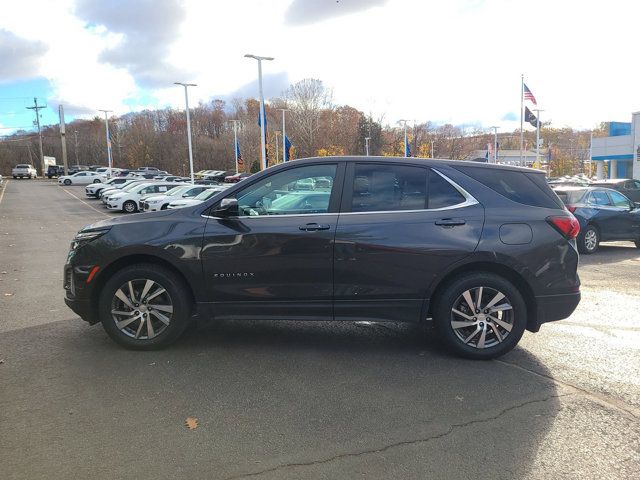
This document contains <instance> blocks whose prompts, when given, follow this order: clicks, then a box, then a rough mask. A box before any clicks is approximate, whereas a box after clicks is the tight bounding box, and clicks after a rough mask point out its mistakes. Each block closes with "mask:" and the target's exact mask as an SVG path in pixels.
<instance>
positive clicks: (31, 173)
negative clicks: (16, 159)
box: [11, 163, 38, 180]
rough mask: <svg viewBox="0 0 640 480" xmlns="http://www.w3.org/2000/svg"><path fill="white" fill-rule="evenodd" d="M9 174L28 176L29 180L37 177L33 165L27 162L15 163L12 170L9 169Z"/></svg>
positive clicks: (17, 176) (18, 176) (21, 177)
mask: <svg viewBox="0 0 640 480" xmlns="http://www.w3.org/2000/svg"><path fill="white" fill-rule="evenodd" d="M11 176H12V177H13V178H20V179H23V178H28V179H29V180H31V179H32V178H38V172H37V171H36V169H35V168H34V167H33V165H29V164H28V163H21V164H19V165H16V166H15V167H14V168H13V170H11Z"/></svg>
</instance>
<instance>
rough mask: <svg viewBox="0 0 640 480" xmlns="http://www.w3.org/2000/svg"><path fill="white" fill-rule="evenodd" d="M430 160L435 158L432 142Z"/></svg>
mask: <svg viewBox="0 0 640 480" xmlns="http://www.w3.org/2000/svg"><path fill="white" fill-rule="evenodd" d="M431 158H436V157H435V155H434V154H433V140H431Z"/></svg>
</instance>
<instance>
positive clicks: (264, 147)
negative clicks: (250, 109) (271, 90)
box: [245, 53, 273, 170]
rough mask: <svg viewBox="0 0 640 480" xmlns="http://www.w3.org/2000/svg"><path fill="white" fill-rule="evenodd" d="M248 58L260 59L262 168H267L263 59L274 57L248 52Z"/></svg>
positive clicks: (259, 88) (259, 89)
mask: <svg viewBox="0 0 640 480" xmlns="http://www.w3.org/2000/svg"><path fill="white" fill-rule="evenodd" d="M245 57H246V58H253V59H254V60H257V61H258V91H259V94H260V143H261V145H262V170H264V169H265V168H267V145H266V143H265V141H264V140H265V128H266V126H265V124H264V113H265V112H264V95H263V93H262V61H263V60H273V57H261V56H259V55H253V54H250V53H247V54H246V55H245Z"/></svg>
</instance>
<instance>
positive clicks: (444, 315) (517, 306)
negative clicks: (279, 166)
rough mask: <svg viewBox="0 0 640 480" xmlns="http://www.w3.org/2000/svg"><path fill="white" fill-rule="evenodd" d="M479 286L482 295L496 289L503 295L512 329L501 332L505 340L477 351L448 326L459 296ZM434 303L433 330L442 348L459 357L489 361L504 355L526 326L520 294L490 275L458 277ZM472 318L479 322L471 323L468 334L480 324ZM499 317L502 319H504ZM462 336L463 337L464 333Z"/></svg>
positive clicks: (481, 323)
mask: <svg viewBox="0 0 640 480" xmlns="http://www.w3.org/2000/svg"><path fill="white" fill-rule="evenodd" d="M478 287H483V291H485V292H491V291H492V290H495V291H497V292H500V293H502V294H503V295H504V296H505V300H506V302H507V303H508V304H510V305H511V307H512V308H511V310H510V315H511V320H510V323H511V330H510V331H509V332H506V331H503V332H502V335H505V336H504V338H503V339H502V340H501V341H500V342H499V343H497V344H495V345H491V346H487V347H486V348H478V347H477V346H475V345H472V344H465V343H464V341H463V339H460V338H458V336H457V335H456V333H455V331H454V328H453V326H452V324H451V321H452V319H453V315H454V314H453V312H452V309H453V308H455V307H456V305H457V302H458V301H459V299H460V297H461V296H462V295H463V293H465V292H466V291H468V290H473V289H476V288H478ZM476 291H477V290H476ZM486 298H488V297H486ZM474 300H475V299H474ZM434 301H435V305H434V309H433V320H434V324H435V327H436V330H437V332H438V334H439V336H440V338H441V339H442V340H443V342H444V343H445V345H446V346H447V347H448V348H449V349H450V350H451V351H453V352H454V353H455V354H457V355H459V356H461V357H465V358H471V359H476V360H489V359H492V358H496V357H499V356H501V355H504V354H505V353H507V352H509V351H511V350H512V349H513V348H514V347H515V346H516V345H517V344H518V342H519V341H520V339H521V338H522V334H523V333H524V330H525V327H526V325H527V307H526V304H525V302H524V299H523V298H522V294H521V293H520V291H519V290H518V289H517V288H516V287H515V286H514V285H513V284H512V283H511V282H510V281H508V280H507V279H505V278H504V277H501V276H499V275H496V274H493V273H489V272H475V273H469V274H466V275H462V276H459V277H457V278H455V279H453V280H452V281H451V282H449V283H448V284H447V285H446V286H445V288H444V290H443V291H442V292H441V293H440V295H439V296H438V298H436V299H434ZM486 303H489V302H486ZM499 303H500V302H498V304H499ZM482 313H483V312H480V313H473V312H471V314H470V315H481V314H482ZM502 313H504V312H502ZM473 318H477V319H478V320H479V323H478V325H475V324H470V325H472V326H470V327H469V329H471V331H474V330H473V329H474V328H475V327H477V326H479V325H483V322H482V321H481V320H480V318H478V317H475V316H474V317H473ZM502 318H503V319H505V318H506V317H502ZM505 323H509V322H505ZM486 325H487V326H486V327H485V328H486V330H487V335H491V336H494V337H495V334H494V333H492V331H491V329H490V328H489V327H488V325H489V323H487V324H486ZM483 326H484V325H483ZM494 326H496V328H498V327H499V325H497V324H494ZM498 329H499V328H498ZM457 331H458V332H461V333H462V331H463V330H462V329H460V330H457ZM468 331H469V330H466V332H468ZM464 336H466V334H465V335H464ZM480 336H481V334H480ZM480 336H477V337H476V341H477V343H479V338H480ZM494 341H497V339H494Z"/></svg>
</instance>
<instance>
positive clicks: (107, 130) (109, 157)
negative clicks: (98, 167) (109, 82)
mask: <svg viewBox="0 0 640 480" xmlns="http://www.w3.org/2000/svg"><path fill="white" fill-rule="evenodd" d="M100 112H104V126H105V131H106V135H107V161H108V162H109V171H108V173H107V178H110V177H111V138H109V115H108V114H109V113H111V112H112V110H100Z"/></svg>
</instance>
